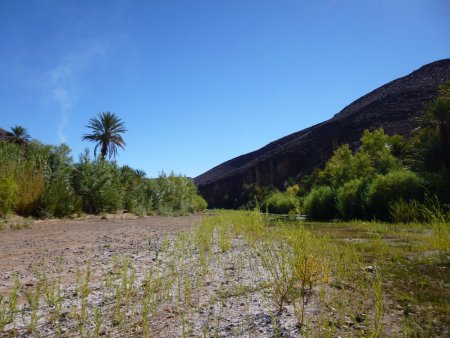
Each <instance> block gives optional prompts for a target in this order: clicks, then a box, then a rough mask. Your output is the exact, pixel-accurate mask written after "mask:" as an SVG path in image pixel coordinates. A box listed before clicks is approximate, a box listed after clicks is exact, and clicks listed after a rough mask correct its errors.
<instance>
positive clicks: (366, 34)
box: [0, 0, 450, 177]
mask: <svg viewBox="0 0 450 338" xmlns="http://www.w3.org/2000/svg"><path fill="white" fill-rule="evenodd" d="M0 41H1V43H0V80H1V81H0V127H3V128H4V129H9V127H11V126H13V125H16V124H18V125H23V126H25V127H26V128H28V130H29V133H30V134H31V135H32V136H33V137H34V138H37V139H39V140H41V141H42V142H44V143H49V144H59V143H61V142H65V143H67V144H68V145H69V146H70V147H71V148H72V150H73V156H74V159H75V160H76V159H77V158H78V155H79V154H80V153H81V152H82V151H83V149H84V148H85V147H90V148H91V149H93V146H92V145H91V144H88V143H86V142H82V141H81V136H82V134H83V133H86V132H88V130H87V129H86V128H85V125H86V124H87V122H88V120H89V119H90V118H91V117H93V116H95V115H96V114H98V113H99V112H102V111H111V112H115V113H117V114H118V115H119V116H120V117H121V118H122V119H123V120H124V121H125V123H126V127H127V128H128V130H129V131H128V133H127V134H126V135H125V140H126V142H127V147H126V151H119V156H118V157H117V160H118V162H119V163H120V164H129V165H131V166H133V167H135V168H139V169H143V170H145V171H146V172H147V174H148V176H151V177H154V176H156V175H157V173H158V172H159V171H160V170H165V171H166V172H170V171H171V170H174V171H175V172H176V173H182V174H185V175H188V176H197V175H199V174H201V173H203V172H204V171H206V170H208V169H210V168H211V167H213V166H215V165H217V164H219V163H221V162H223V161H225V160H228V159H231V158H233V157H235V156H238V155H241V154H243V153H246V152H249V151H252V150H256V149H258V148H260V147H262V146H264V145H265V144H266V143H268V142H270V141H273V140H275V139H277V138H279V137H282V136H285V135H287V134H290V133H292V132H295V131H298V130H301V129H303V128H305V127H308V126H311V125H313V124H316V123H318V122H321V121H323V120H326V119H328V118H330V117H332V116H333V115H334V114H335V113H337V112H338V111H339V110H341V109H342V108H343V107H345V106H346V105H347V104H349V103H351V102H352V101H353V100H355V99H357V98H358V97H360V96H361V95H363V94H365V93H367V92H368V91H371V90H373V89H375V88H376V87H378V86H380V85H382V84H384V83H386V82H388V81H391V80H393V79H395V78H397V77H400V76H403V75H406V74H408V73H410V72H411V71H413V70H415V69H416V68H418V67H420V66H422V65H423V64H426V63H429V62H432V61H435V60H438V59H442V58H446V57H450V1H448V0H372V1H368V0H354V1H340V0H314V1H313V0H311V1H300V0H298V1H293V0H292V1H284V0H276V1H275V0H273V1H265V0H253V1H247V0H226V1H225V0H221V1H219V0H205V1H195V0H189V1H188V0H178V1H171V0H152V1H151V0H148V1H132V0H123V1H114V0H104V1H100V0H99V1H88V0H84V1H83V0H77V1H75V0H73V1H70V0H66V1H61V0H52V1H48V0H35V1H31V0H28V1H25V0H23V1H22V0H21V1H19V0H18V1H12V0H11V1H7V0H0Z"/></svg>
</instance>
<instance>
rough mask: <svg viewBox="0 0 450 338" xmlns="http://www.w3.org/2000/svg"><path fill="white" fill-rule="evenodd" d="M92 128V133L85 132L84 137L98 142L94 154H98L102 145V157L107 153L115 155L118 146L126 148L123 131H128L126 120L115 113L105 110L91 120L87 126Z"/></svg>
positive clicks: (110, 155)
mask: <svg viewBox="0 0 450 338" xmlns="http://www.w3.org/2000/svg"><path fill="white" fill-rule="evenodd" d="M86 127H88V128H89V129H91V130H92V133H91V134H84V135H83V137H82V139H83V141H84V140H87V141H92V142H95V143H97V144H96V145H95V148H94V156H96V155H97V148H98V147H100V157H101V159H103V160H104V159H105V158H106V155H108V156H109V158H110V159H111V157H115V156H116V155H117V147H120V148H122V149H125V145H126V144H125V141H124V140H123V138H122V135H121V134H123V133H125V132H126V131H127V129H126V128H125V124H124V122H122V120H121V119H120V118H119V117H118V116H117V115H116V114H114V113H110V112H103V113H99V114H98V116H96V117H94V118H92V119H90V120H89V123H88V125H87V126H86Z"/></svg>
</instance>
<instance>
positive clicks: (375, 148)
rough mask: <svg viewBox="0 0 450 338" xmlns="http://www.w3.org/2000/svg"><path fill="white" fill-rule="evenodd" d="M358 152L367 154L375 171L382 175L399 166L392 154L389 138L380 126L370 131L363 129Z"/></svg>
mask: <svg viewBox="0 0 450 338" xmlns="http://www.w3.org/2000/svg"><path fill="white" fill-rule="evenodd" d="M359 152H360V153H362V154H367V155H368V156H369V158H370V160H371V163H372V167H373V168H374V169H375V171H376V172H377V173H380V174H383V175H384V174H387V173H388V172H389V171H391V170H393V169H398V168H399V167H400V163H399V161H398V160H397V159H396V158H395V157H394V155H393V154H392V144H391V139H390V137H389V136H388V135H386V134H385V133H384V130H383V129H382V128H380V129H377V130H374V131H372V132H371V131H369V130H364V132H363V135H362V137H361V147H360V148H359Z"/></svg>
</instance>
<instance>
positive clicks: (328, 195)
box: [303, 186, 337, 220]
mask: <svg viewBox="0 0 450 338" xmlns="http://www.w3.org/2000/svg"><path fill="white" fill-rule="evenodd" d="M303 207H304V209H305V212H306V214H307V215H308V216H309V217H310V218H311V219H316V220H330V219H333V218H334V217H336V214H337V210H336V204H335V193H334V191H333V189H332V188H331V187H329V186H320V187H318V188H314V189H313V190H311V192H310V193H309V194H308V196H306V198H305V201H304V205H303Z"/></svg>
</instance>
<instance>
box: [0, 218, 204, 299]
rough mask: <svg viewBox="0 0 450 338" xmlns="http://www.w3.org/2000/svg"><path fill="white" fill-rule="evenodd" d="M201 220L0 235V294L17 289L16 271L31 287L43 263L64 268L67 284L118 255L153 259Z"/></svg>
mask: <svg viewBox="0 0 450 338" xmlns="http://www.w3.org/2000/svg"><path fill="white" fill-rule="evenodd" d="M200 218H201V216H196V215H192V216H185V217H165V216H150V217H145V218H134V219H110V220H106V219H100V218H93V219H78V220H52V221H39V222H35V224H33V226H32V228H31V229H21V230H9V229H8V230H3V231H0V294H1V293H4V292H6V291H8V290H9V289H10V288H11V287H12V284H13V282H14V280H13V276H14V273H16V272H17V273H19V280H20V284H21V285H24V284H28V285H29V286H31V285H32V284H33V283H34V279H35V277H34V272H33V270H34V269H40V270H42V269H41V267H42V263H43V262H44V263H45V266H46V271H47V273H56V272H57V271H58V269H59V268H60V269H61V277H62V279H63V281H64V282H65V283H70V282H71V281H72V280H73V279H74V278H75V277H76V271H77V269H84V267H85V266H86V263H87V262H88V261H90V263H91V267H92V271H93V275H94V277H95V275H99V274H100V273H101V272H102V271H104V270H105V269H107V268H108V267H109V266H110V264H111V262H112V260H113V259H112V258H113V256H114V255H118V256H121V255H131V256H132V257H133V258H134V259H139V258H140V257H142V259H149V258H148V257H149V255H148V253H149V252H150V251H158V250H159V249H160V248H159V247H160V243H161V240H162V239H163V238H164V237H165V236H167V235H171V234H174V233H176V232H178V231H180V230H183V229H187V228H189V227H190V226H192V225H194V224H196V223H198V221H199V220H200ZM144 257H145V258H144Z"/></svg>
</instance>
